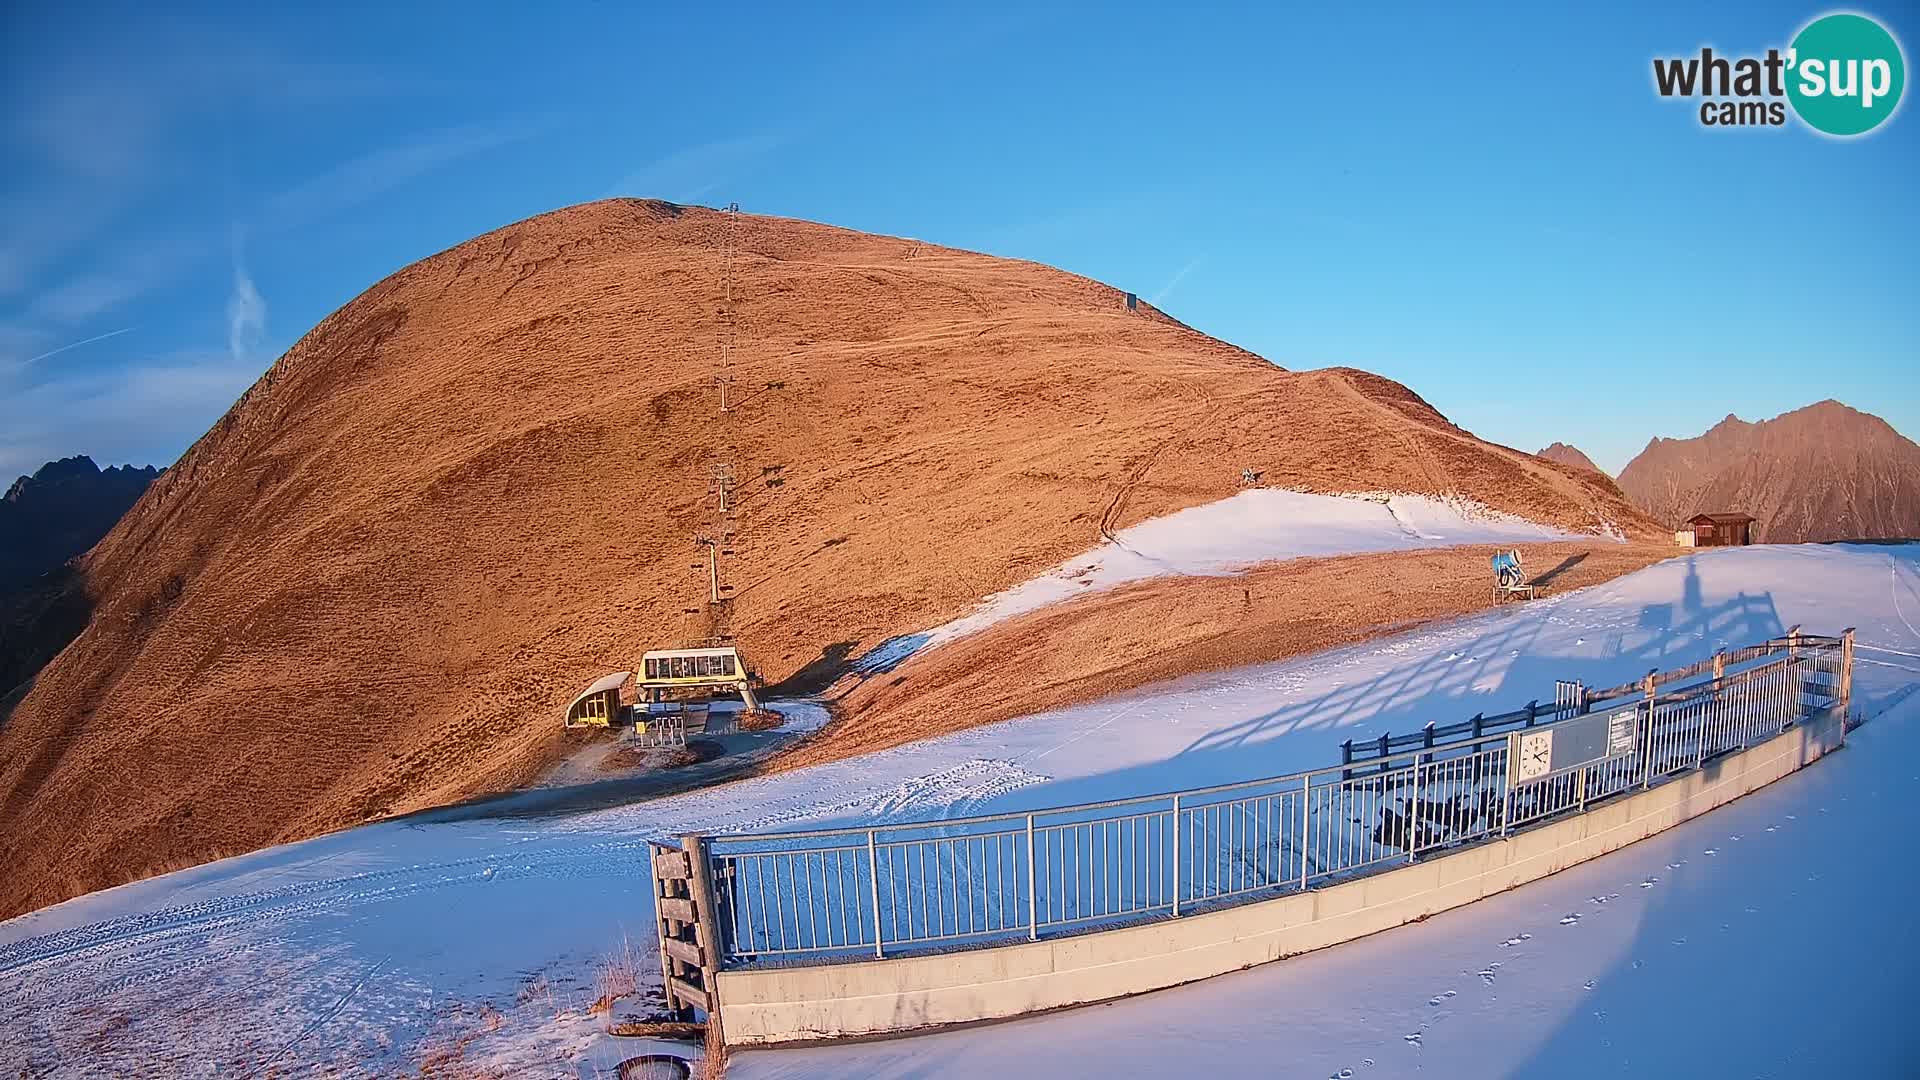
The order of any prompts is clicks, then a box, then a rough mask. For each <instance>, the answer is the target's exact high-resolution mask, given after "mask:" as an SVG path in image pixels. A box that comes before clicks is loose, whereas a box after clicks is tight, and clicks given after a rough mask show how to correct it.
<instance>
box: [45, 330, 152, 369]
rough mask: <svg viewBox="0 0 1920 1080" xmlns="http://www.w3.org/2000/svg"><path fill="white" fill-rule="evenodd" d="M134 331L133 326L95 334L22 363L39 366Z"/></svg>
mask: <svg viewBox="0 0 1920 1080" xmlns="http://www.w3.org/2000/svg"><path fill="white" fill-rule="evenodd" d="M133 330H134V328H133V327H131V326H123V327H121V328H120V329H118V330H109V331H107V332H106V333H104V334H95V335H93V336H92V337H90V338H81V339H80V340H79V341H69V342H68V343H66V344H65V345H62V346H60V347H59V348H57V349H50V350H48V351H46V352H43V353H41V354H40V355H39V356H29V357H27V358H26V360H24V361H22V362H21V363H22V366H25V365H26V364H37V363H39V362H40V361H42V360H50V359H52V358H53V357H56V356H59V355H60V354H61V353H63V352H66V351H67V350H68V349H77V348H79V347H81V346H82V345H91V344H93V343H94V342H96V341H105V340H107V339H108V338H117V337H119V336H120V335H121V334H130V333H132V332H133Z"/></svg>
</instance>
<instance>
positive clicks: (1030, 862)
mask: <svg viewBox="0 0 1920 1080" xmlns="http://www.w3.org/2000/svg"><path fill="white" fill-rule="evenodd" d="M1027 940H1028V941H1039V940H1040V864H1039V863H1038V862H1036V861H1035V860H1034V857H1033V815H1032V814H1028V815H1027Z"/></svg>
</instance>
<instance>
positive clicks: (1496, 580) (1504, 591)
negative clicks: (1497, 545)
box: [1493, 549, 1540, 604]
mask: <svg viewBox="0 0 1920 1080" xmlns="http://www.w3.org/2000/svg"><path fill="white" fill-rule="evenodd" d="M1539 589H1540V587H1539V586H1538V585H1534V584H1531V583H1529V582H1528V581H1527V574H1526V571H1525V570H1523V569H1521V565H1520V552H1519V551H1518V550H1517V549H1516V550H1514V551H1496V552H1494V555H1493V602H1494V603H1496V604H1497V603H1499V602H1500V601H1502V600H1511V599H1513V598H1515V597H1522V598H1525V599H1528V600H1531V599H1533V598H1534V595H1535V594H1536V593H1538V592H1539Z"/></svg>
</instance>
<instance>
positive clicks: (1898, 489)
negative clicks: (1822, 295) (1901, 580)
mask: <svg viewBox="0 0 1920 1080" xmlns="http://www.w3.org/2000/svg"><path fill="white" fill-rule="evenodd" d="M1619 482H1620V487H1621V490H1623V491H1625V492H1626V493H1627V495H1628V496H1629V497H1630V498H1632V499H1633V500H1634V502H1635V503H1636V504H1637V505H1639V506H1640V507H1641V509H1643V510H1645V511H1646V512H1647V513H1648V514H1649V515H1650V516H1652V517H1653V518H1654V519H1655V520H1659V521H1662V522H1663V523H1665V524H1667V525H1668V526H1669V527H1678V526H1679V525H1680V524H1681V523H1683V522H1684V521H1685V519H1687V518H1688V517H1691V516H1692V515H1694V514H1697V513H1726V512H1741V513H1747V514H1751V515H1753V516H1754V517H1755V518H1756V519H1757V520H1756V523H1755V525H1754V538H1755V540H1756V541H1759V542H1765V543H1799V542H1805V541H1818V540H1848V539H1888V538H1896V537H1913V536H1920V445H1916V444H1915V443H1914V442H1913V441H1912V440H1911V439H1908V438H1906V437H1905V436H1903V435H1901V434H1900V433H1899V432H1898V431H1897V430H1895V429H1894V427H1893V426H1892V425H1891V424H1888V423H1887V422H1886V421H1885V420H1883V419H1881V418H1880V417H1878V416H1875V415H1873V414H1872V413H1868V412H1863V411H1861V410H1859V409H1855V408H1853V407H1851V406H1849V405H1846V404H1844V403H1842V402H1839V401H1836V400H1834V399H1831V398H1828V399H1825V400H1822V401H1817V402H1814V403H1813V404H1811V405H1806V406H1803V407H1801V408H1798V409H1793V410H1790V411H1788V412H1785V413H1782V414H1780V415H1779V416H1776V417H1773V418H1772V419H1769V420H1760V421H1748V420H1743V419H1741V418H1740V417H1738V416H1736V415H1734V414H1732V413H1729V414H1727V416H1726V417H1725V418H1724V419H1722V420H1720V421H1719V422H1717V423H1715V424H1714V425H1713V426H1712V427H1710V428H1708V429H1707V430H1706V431H1705V432H1703V433H1701V434H1700V435H1697V436H1694V437H1692V438H1664V437H1655V438H1653V439H1651V440H1649V441H1648V443H1647V447H1646V449H1644V450H1642V451H1641V452H1640V453H1639V454H1638V455H1636V456H1635V457H1634V459H1633V460H1632V461H1630V462H1628V463H1627V466H1626V468H1624V469H1622V470H1621V471H1620V478H1619Z"/></svg>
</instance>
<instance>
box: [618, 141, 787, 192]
mask: <svg viewBox="0 0 1920 1080" xmlns="http://www.w3.org/2000/svg"><path fill="white" fill-rule="evenodd" d="M786 142H787V137H786V136H784V135H743V136H740V137H738V138H732V139H716V140H715V141H713V142H705V143H700V144H698V145H696V146H688V147H683V148H682V149H679V150H675V151H673V152H671V153H669V154H666V155H664V156H661V157H658V158H655V159H654V160H652V161H649V162H647V163H646V164H645V165H642V166H640V167H639V168H638V169H635V170H634V171H632V172H630V173H628V174H627V175H625V176H623V177H621V178H620V180H619V181H618V182H617V183H615V184H614V185H613V186H612V187H611V188H608V189H607V192H606V194H605V195H604V196H602V198H609V199H610V198H614V197H616V196H622V195H627V196H638V197H642V198H653V199H666V200H668V201H671V202H693V201H694V200H696V199H699V198H700V197H701V196H703V195H706V194H707V193H708V192H711V191H713V190H714V189H716V188H718V187H719V186H720V185H722V184H724V183H727V182H728V181H730V180H732V179H734V178H736V177H738V176H739V175H740V174H741V173H742V172H743V171H745V170H746V168H747V166H749V165H750V164H752V163H753V162H754V161H755V160H756V159H758V158H760V157H763V156H765V155H767V154H770V153H772V152H773V151H775V150H777V149H779V148H780V147H781V146H782V145H783V144H785V143H786Z"/></svg>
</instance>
